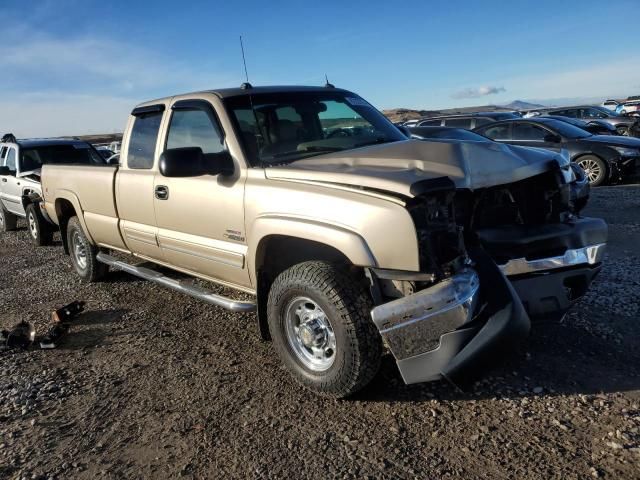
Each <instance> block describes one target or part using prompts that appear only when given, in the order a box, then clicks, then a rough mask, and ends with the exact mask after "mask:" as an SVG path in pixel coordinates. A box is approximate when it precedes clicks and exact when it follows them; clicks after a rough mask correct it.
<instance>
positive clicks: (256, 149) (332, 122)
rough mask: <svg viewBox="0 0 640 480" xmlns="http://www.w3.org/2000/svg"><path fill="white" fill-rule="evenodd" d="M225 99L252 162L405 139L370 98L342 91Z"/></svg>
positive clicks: (270, 162) (266, 162) (275, 161)
mask: <svg viewBox="0 0 640 480" xmlns="http://www.w3.org/2000/svg"><path fill="white" fill-rule="evenodd" d="M225 103H226V105H227V108H228V110H229V111H230V112H232V118H233V120H234V121H235V122H236V128H237V130H238V131H239V132H240V133H241V135H240V138H241V141H242V143H243V146H244V149H245V152H246V153H247V155H248V157H249V161H250V162H251V164H252V165H254V166H269V165H274V164H281V163H289V162H293V161H296V160H300V159H302V158H308V157H311V156H314V155H321V154H323V153H328V152H338V151H342V150H349V149H352V148H358V147H363V146H366V145H373V144H377V143H387V142H397V141H400V140H406V139H407V138H406V137H405V136H404V135H403V134H402V133H401V132H400V131H399V130H398V128H397V127H395V126H394V125H393V124H392V123H391V122H389V120H387V119H386V117H384V116H383V115H382V114H381V113H380V112H378V111H377V110H376V109H375V108H373V107H372V106H371V105H369V103H367V102H366V101H365V100H363V99H362V98H360V97H358V96H356V95H354V94H348V93H345V92H335V91H327V92H287V93H272V94H271V93H268V94H256V95H252V96H251V97H249V95H242V96H238V97H231V98H228V99H226V100H225ZM252 105H253V109H252V108H251V107H252Z"/></svg>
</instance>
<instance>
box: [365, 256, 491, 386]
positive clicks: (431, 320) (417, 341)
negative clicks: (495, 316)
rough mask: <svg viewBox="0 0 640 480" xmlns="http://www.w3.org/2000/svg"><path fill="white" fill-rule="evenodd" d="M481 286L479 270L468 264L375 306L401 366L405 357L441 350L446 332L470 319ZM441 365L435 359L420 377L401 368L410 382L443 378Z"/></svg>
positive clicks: (373, 314)
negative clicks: (428, 283)
mask: <svg viewBox="0 0 640 480" xmlns="http://www.w3.org/2000/svg"><path fill="white" fill-rule="evenodd" d="M479 288H480V280H479V278H478V274H477V273H476V272H475V271H474V270H472V269H471V268H467V269H465V270H463V271H461V272H460V273H458V274H457V275H454V276H452V277H451V278H449V279H447V280H444V281H442V282H440V283H438V284H437V285H434V286H432V287H430V288H426V289H424V290H421V291H419V292H417V293H414V294H413V295H409V296H406V297H403V298H399V299H397V300H393V301H391V302H389V303H385V304H383V305H379V306H377V307H375V308H374V309H373V310H372V311H371V318H372V319H373V322H374V323H375V325H376V327H378V330H379V331H380V334H381V335H382V338H383V340H384V342H385V344H386V345H387V346H388V347H389V349H390V350H391V352H392V353H393V356H394V357H395V359H396V361H398V365H399V366H400V364H401V362H402V361H403V360H406V359H410V358H414V357H416V356H419V355H421V354H423V353H425V352H428V351H435V350H437V349H438V348H439V345H440V341H441V338H442V337H443V336H444V335H446V334H448V333H450V332H453V331H455V330H458V329H460V328H462V327H464V326H465V325H466V324H468V323H470V322H471V321H472V320H473V316H474V313H475V310H476V306H477V303H478V297H479ZM440 367H441V364H440V362H433V364H432V365H431V366H429V368H427V369H422V371H420V372H419V376H418V377H415V376H414V375H411V374H408V373H407V372H405V371H403V370H402V368H401V369H400V370H401V374H402V376H403V378H404V380H405V382H406V383H415V382H419V381H426V380H432V379H436V378H440V376H441V375H440Z"/></svg>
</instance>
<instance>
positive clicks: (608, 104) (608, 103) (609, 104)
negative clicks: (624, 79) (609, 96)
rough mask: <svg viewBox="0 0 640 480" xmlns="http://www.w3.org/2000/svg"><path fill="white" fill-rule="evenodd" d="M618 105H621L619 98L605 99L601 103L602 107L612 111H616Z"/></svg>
mask: <svg viewBox="0 0 640 480" xmlns="http://www.w3.org/2000/svg"><path fill="white" fill-rule="evenodd" d="M618 105H620V102H619V101H617V100H605V101H604V102H602V104H601V106H602V107H604V108H606V109H607V110H611V111H612V112H615V111H616V108H617V107H618Z"/></svg>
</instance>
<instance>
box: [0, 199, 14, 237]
mask: <svg viewBox="0 0 640 480" xmlns="http://www.w3.org/2000/svg"><path fill="white" fill-rule="evenodd" d="M17 226H18V217H16V216H15V215H14V214H13V213H10V212H7V211H6V210H5V209H4V207H3V206H2V204H0V232H11V231H13V230H15V229H16V228H17Z"/></svg>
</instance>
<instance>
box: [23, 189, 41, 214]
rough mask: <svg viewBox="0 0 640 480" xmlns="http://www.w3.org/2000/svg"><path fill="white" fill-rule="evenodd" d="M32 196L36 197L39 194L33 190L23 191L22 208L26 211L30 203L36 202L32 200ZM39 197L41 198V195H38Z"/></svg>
mask: <svg viewBox="0 0 640 480" xmlns="http://www.w3.org/2000/svg"><path fill="white" fill-rule="evenodd" d="M32 194H36V195H38V194H37V193H36V192H34V191H33V190H25V191H23V192H22V198H21V201H22V208H24V209H25V210H26V209H27V206H28V205H29V204H30V203H33V202H34V200H33V199H32V198H31V195H32ZM38 196H39V195H38Z"/></svg>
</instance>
